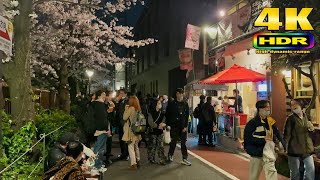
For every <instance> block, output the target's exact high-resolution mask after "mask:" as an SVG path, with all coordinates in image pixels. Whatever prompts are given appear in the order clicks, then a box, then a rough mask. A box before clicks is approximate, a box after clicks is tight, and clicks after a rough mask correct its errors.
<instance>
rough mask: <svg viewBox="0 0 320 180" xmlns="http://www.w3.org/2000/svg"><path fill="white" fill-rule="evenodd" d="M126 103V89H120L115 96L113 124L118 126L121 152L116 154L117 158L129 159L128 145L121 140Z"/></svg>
mask: <svg viewBox="0 0 320 180" xmlns="http://www.w3.org/2000/svg"><path fill="white" fill-rule="evenodd" d="M127 103H128V98H127V91H126V90H125V89H120V90H119V95H118V97H117V102H116V120H117V124H116V125H115V126H118V132H119V142H120V148H121V154H120V155H118V160H129V152H128V145H127V143H126V142H124V141H122V136H123V125H124V121H123V114H124V111H125V106H126V104H127Z"/></svg>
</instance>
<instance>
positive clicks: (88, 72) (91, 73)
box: [86, 70, 94, 94]
mask: <svg viewBox="0 0 320 180" xmlns="http://www.w3.org/2000/svg"><path fill="white" fill-rule="evenodd" d="M93 73H94V72H93V71H92V70H86V74H87V75H88V77H89V94H91V77H92V76H93Z"/></svg>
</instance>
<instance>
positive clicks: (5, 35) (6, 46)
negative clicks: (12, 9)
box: [0, 16, 13, 55]
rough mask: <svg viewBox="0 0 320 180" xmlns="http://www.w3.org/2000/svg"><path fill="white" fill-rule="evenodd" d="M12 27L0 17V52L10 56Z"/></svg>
mask: <svg viewBox="0 0 320 180" xmlns="http://www.w3.org/2000/svg"><path fill="white" fill-rule="evenodd" d="M12 33H13V25H12V23H11V22H10V21H8V20H7V19H6V18H4V17H2V16H0V50H1V51H3V52H4V53H6V54H8V55H10V54H12Z"/></svg>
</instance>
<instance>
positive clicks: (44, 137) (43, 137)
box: [0, 125, 65, 178]
mask: <svg viewBox="0 0 320 180" xmlns="http://www.w3.org/2000/svg"><path fill="white" fill-rule="evenodd" d="M64 126H65V125H63V126H60V127H58V128H57V129H55V130H53V131H51V132H50V133H48V134H46V133H43V134H40V139H39V140H38V141H37V142H36V143H35V144H34V145H32V146H31V147H30V148H29V149H28V150H27V151H26V152H24V153H23V154H22V155H21V156H19V157H18V158H17V159H16V160H14V161H13V162H12V163H11V164H9V166H7V167H5V168H4V169H3V170H2V171H1V172H0V174H2V173H4V172H5V171H6V170H8V169H9V168H10V167H11V166H13V165H14V164H15V163H16V162H17V161H19V160H20V159H21V158H22V157H23V156H24V155H26V154H27V153H28V152H30V151H32V149H33V148H34V147H35V146H36V145H37V144H39V143H40V142H41V141H42V140H43V157H42V158H40V161H39V163H38V164H37V165H36V167H35V168H34V169H33V170H32V171H31V173H30V174H29V176H28V178H29V177H30V176H31V175H32V174H33V172H34V171H35V170H36V169H37V167H38V166H39V164H40V163H41V162H43V166H44V163H45V161H44V159H45V150H46V137H47V136H49V135H51V134H53V133H54V132H56V131H58V130H60V129H61V128H63V127H64Z"/></svg>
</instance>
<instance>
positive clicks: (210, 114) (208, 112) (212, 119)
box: [201, 96, 217, 147]
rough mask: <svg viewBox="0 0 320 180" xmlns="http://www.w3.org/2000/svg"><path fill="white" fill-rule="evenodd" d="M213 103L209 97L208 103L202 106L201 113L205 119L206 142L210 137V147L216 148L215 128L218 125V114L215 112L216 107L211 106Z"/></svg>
mask: <svg viewBox="0 0 320 180" xmlns="http://www.w3.org/2000/svg"><path fill="white" fill-rule="evenodd" d="M211 103H212V97H211V96H208V97H207V101H206V103H205V104H204V105H203V106H202V109H201V113H202V117H203V119H204V128H203V129H204V139H203V141H204V142H207V138H206V137H207V136H208V141H209V143H208V146H209V147H214V145H213V143H212V142H213V141H212V140H213V127H214V126H215V124H216V123H217V119H216V112H215V110H214V107H213V106H212V105H211Z"/></svg>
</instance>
